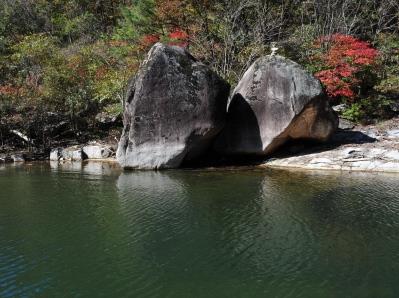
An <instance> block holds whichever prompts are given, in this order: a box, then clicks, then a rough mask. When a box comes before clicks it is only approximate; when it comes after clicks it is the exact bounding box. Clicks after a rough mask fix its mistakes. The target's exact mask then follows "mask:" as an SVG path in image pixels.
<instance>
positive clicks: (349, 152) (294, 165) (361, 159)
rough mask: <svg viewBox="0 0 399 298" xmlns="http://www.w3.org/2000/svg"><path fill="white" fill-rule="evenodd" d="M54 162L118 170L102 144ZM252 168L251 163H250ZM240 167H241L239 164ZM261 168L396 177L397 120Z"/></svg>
mask: <svg viewBox="0 0 399 298" xmlns="http://www.w3.org/2000/svg"><path fill="white" fill-rule="evenodd" d="M55 150H56V151H54V150H53V152H57V154H59V155H57V156H56V157H55V159H56V160H52V161H51V164H52V167H53V168H54V167H60V168H69V167H71V166H72V165H71V164H72V163H71V161H72V160H71V159H68V156H69V157H72V156H75V158H76V156H78V160H73V161H74V162H73V166H72V167H76V166H77V165H78V164H79V163H80V162H86V161H87V162H92V161H94V162H98V166H99V165H101V163H106V164H108V163H110V164H113V166H112V168H116V167H119V166H118V164H117V161H116V159H115V150H116V143H113V144H105V143H104V142H100V141H95V142H90V143H86V144H85V145H75V146H72V147H67V148H60V149H55ZM49 157H50V155H49V154H47V155H44V154H36V153H32V152H28V151H18V152H9V153H6V154H1V155H0V164H1V163H5V162H15V163H21V162H32V161H45V160H49ZM251 164H252V166H250V165H248V166H246V168H248V167H253V166H254V163H251ZM240 165H241V166H242V163H240ZM255 166H257V167H260V168H280V169H296V170H322V171H356V172H387V173H399V118H394V119H391V120H389V121H385V122H382V123H379V124H377V125H368V126H355V127H353V128H352V127H351V128H348V129H346V130H344V129H340V130H338V131H337V133H336V134H335V135H334V136H333V138H332V139H331V140H330V141H329V142H328V143H325V144H311V145H309V144H308V145H306V144H302V143H296V144H294V145H291V146H287V147H286V148H285V149H284V150H283V151H282V152H281V153H279V154H277V155H275V156H272V157H271V158H269V159H267V160H265V161H262V162H260V163H257V165H255Z"/></svg>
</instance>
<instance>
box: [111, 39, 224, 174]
mask: <svg viewBox="0 0 399 298" xmlns="http://www.w3.org/2000/svg"><path fill="white" fill-rule="evenodd" d="M229 91H230V86H229V85H228V83H226V82H225V81H224V80H222V79H221V78H220V77H219V76H217V75H216V73H214V72H213V71H212V70H210V69H209V68H208V67H207V66H205V65H204V64H202V63H200V62H198V61H197V60H196V59H195V58H194V57H192V56H191V55H190V54H189V53H188V52H187V51H185V50H184V49H182V48H179V47H174V46H165V45H162V44H160V43H157V44H155V45H154V46H153V47H152V49H151V50H150V52H149V53H148V56H147V58H146V60H145V61H144V62H143V64H142V65H141V67H140V69H139V72H138V74H137V75H136V77H135V79H134V80H132V81H131V83H130V85H129V87H128V92H127V96H126V105H125V114H124V130H123V133H122V137H121V139H120V142H119V145H118V150H117V160H118V162H119V163H120V164H121V166H122V167H123V168H135V169H161V168H177V167H179V166H180V165H181V164H182V162H183V161H185V160H192V159H195V158H196V157H198V156H200V155H201V154H202V153H204V152H205V151H206V150H207V149H208V147H209V146H210V145H211V143H212V141H213V140H214V138H215V137H216V135H217V134H218V133H219V132H220V131H221V129H222V128H223V126H224V124H225V118H226V104H227V99H228V95H229Z"/></svg>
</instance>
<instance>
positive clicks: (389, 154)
mask: <svg viewBox="0 0 399 298" xmlns="http://www.w3.org/2000/svg"><path fill="white" fill-rule="evenodd" d="M398 120H399V119H398ZM391 122H395V121H391ZM398 123H399V122H398ZM397 131H398V130H397V129H378V128H371V129H370V128H362V129H359V130H356V131H346V132H344V131H340V132H339V133H337V134H336V135H335V136H334V138H333V139H332V142H331V143H329V144H328V145H325V146H319V147H316V148H311V149H309V150H307V151H306V150H305V151H303V152H301V153H299V154H296V155H295V156H279V157H276V158H272V159H269V160H267V161H265V162H264V163H263V164H262V167H276V168H296V169H306V170H340V171H366V172H392V173H399V134H397Z"/></svg>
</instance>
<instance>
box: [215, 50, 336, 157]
mask: <svg viewBox="0 0 399 298" xmlns="http://www.w3.org/2000/svg"><path fill="white" fill-rule="evenodd" d="M337 126H338V118H337V116H336V114H335V112H334V111H333V110H332V109H331V108H330V106H329V104H328V101H327V98H326V96H325V95H324V93H323V90H322V87H321V84H320V82H319V81H318V80H317V79H315V78H314V77H313V76H312V75H310V74H309V73H308V72H306V71H305V70H304V69H303V68H302V67H301V66H300V65H299V64H297V63H295V62H293V61H291V60H289V59H286V58H284V57H281V56H266V57H262V58H260V59H258V60H257V61H255V62H254V64H253V65H252V66H251V67H250V68H249V69H248V70H247V71H246V73H245V74H244V76H243V77H242V79H241V80H240V82H239V83H238V85H237V87H236V88H235V90H234V92H233V94H232V96H231V98H230V100H229V103H228V118H227V124H226V127H225V129H223V131H222V133H221V136H220V137H219V138H218V140H217V143H216V146H215V148H216V150H217V151H219V152H220V153H222V154H229V155H235V154H254V155H269V154H270V153H273V152H274V151H275V150H276V149H277V148H279V147H280V146H281V145H282V144H284V143H286V142H287V141H288V140H292V139H312V140H318V141H326V140H328V139H329V138H330V136H331V135H332V134H333V133H334V131H335V130H336V128H337Z"/></svg>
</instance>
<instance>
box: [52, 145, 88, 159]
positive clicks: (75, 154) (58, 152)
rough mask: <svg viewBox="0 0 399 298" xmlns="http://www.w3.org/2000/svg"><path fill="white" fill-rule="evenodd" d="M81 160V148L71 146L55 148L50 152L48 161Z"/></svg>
mask: <svg viewBox="0 0 399 298" xmlns="http://www.w3.org/2000/svg"><path fill="white" fill-rule="evenodd" d="M82 159H83V154H82V148H80V147H79V146H72V147H68V148H64V149H63V148H55V149H52V150H51V152H50V160H51V161H57V160H68V161H81V160H82Z"/></svg>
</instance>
